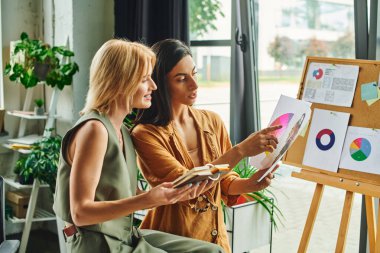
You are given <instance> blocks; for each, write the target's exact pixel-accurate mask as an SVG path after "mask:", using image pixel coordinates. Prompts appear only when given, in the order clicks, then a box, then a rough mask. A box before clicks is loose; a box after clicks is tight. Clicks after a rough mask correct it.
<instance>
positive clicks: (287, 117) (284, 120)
mask: <svg viewBox="0 0 380 253" xmlns="http://www.w3.org/2000/svg"><path fill="white" fill-rule="evenodd" d="M293 116H294V113H291V112H289V113H284V114H282V115H281V116H279V117H277V118H276V119H275V120H273V122H272V123H271V124H270V125H269V126H277V125H281V126H282V128H280V129H277V130H275V131H273V132H271V133H270V134H271V135H273V136H276V137H277V138H280V137H281V136H282V134H283V133H284V132H285V130H286V129H287V128H288V126H289V122H290V121H291V120H292V118H293ZM270 154H271V153H270V152H268V151H265V155H266V156H269V155H270Z"/></svg>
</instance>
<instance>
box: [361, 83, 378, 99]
mask: <svg viewBox="0 0 380 253" xmlns="http://www.w3.org/2000/svg"><path fill="white" fill-rule="evenodd" d="M360 88H361V97H362V101H364V100H370V99H376V98H377V89H378V88H377V83H376V82H372V83H365V84H362V86H361V87H360Z"/></svg>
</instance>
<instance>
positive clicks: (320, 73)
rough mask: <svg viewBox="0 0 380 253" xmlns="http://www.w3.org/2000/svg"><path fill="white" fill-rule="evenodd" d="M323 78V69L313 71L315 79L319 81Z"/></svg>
mask: <svg viewBox="0 0 380 253" xmlns="http://www.w3.org/2000/svg"><path fill="white" fill-rule="evenodd" d="M322 76H323V70H322V69H321V68H319V69H316V70H314V71H313V77H314V78H315V79H317V80H319V79H321V78H322Z"/></svg>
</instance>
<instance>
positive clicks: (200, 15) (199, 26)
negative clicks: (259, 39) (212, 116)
mask: <svg viewBox="0 0 380 253" xmlns="http://www.w3.org/2000/svg"><path fill="white" fill-rule="evenodd" d="M189 16H190V22H189V24H190V47H191V51H192V53H193V59H194V62H195V64H196V66H197V71H198V74H197V78H198V85H199V89H198V99H197V101H196V103H195V105H194V106H195V107H197V108H201V109H207V110H211V111H214V112H216V113H218V114H219V115H220V116H221V117H222V119H223V121H224V124H225V126H226V128H227V129H229V126H230V124H229V122H230V110H229V105H230V65H231V48H230V47H231V0H207V1H204V0H203V1H200V0H191V1H189Z"/></svg>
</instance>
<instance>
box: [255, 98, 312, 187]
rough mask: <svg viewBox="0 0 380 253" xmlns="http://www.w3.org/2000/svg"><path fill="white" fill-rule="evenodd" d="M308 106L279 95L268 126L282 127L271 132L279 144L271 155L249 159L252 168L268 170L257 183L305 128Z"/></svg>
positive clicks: (307, 118)
mask: <svg viewBox="0 0 380 253" xmlns="http://www.w3.org/2000/svg"><path fill="white" fill-rule="evenodd" d="M310 106H311V103H308V102H305V101H302V100H298V99H295V98H290V97H287V96H284V95H281V97H280V99H279V101H278V103H277V106H276V108H275V110H274V112H273V115H272V117H271V120H270V123H269V125H268V126H275V125H282V128H280V129H278V130H276V131H273V132H272V134H273V135H274V136H276V137H277V139H278V142H279V143H278V145H277V148H276V149H275V150H274V151H273V152H272V153H270V152H264V153H261V154H259V155H257V156H253V157H250V164H251V165H252V166H254V167H256V168H258V169H266V168H269V170H268V171H267V173H266V174H265V175H263V176H262V177H261V178H260V179H259V180H258V181H261V180H262V179H263V178H264V177H265V176H266V175H267V174H268V173H269V172H271V171H272V170H273V169H274V167H275V166H276V164H277V163H278V162H279V161H280V160H281V158H282V157H283V156H284V154H285V152H286V151H287V150H288V149H289V147H290V146H291V145H292V144H293V142H294V140H295V139H296V138H297V137H298V135H299V134H300V133H301V132H302V130H303V129H304V128H305V127H307V125H308V123H309V120H310V114H311V110H310Z"/></svg>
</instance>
